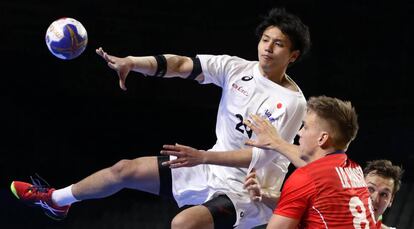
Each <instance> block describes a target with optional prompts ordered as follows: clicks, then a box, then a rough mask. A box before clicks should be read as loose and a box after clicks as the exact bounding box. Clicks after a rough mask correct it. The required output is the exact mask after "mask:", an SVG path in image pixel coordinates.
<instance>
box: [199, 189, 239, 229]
mask: <svg viewBox="0 0 414 229" xmlns="http://www.w3.org/2000/svg"><path fill="white" fill-rule="evenodd" d="M203 206H205V207H206V208H207V209H208V210H209V212H210V214H211V216H212V218H213V222H214V228H215V229H228V228H233V225H234V224H235V223H236V219H237V215H236V209H235V208H234V205H233V203H232V202H231V200H230V198H228V197H227V196H226V195H224V194H223V195H219V196H217V197H214V198H213V199H211V200H209V201H207V202H206V203H204V204H203Z"/></svg>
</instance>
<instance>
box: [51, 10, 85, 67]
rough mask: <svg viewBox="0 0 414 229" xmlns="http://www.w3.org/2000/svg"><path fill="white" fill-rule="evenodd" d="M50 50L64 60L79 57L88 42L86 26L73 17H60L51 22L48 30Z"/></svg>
mask: <svg viewBox="0 0 414 229" xmlns="http://www.w3.org/2000/svg"><path fill="white" fill-rule="evenodd" d="M45 39H46V45H47V47H48V48H49V51H50V52H51V53H52V54H53V55H55V56H56V57H58V58H60V59H63V60H71V59H74V58H76V57H78V56H79V55H80V54H82V52H83V51H84V50H85V48H86V45H87V44H88V34H87V33H86V29H85V27H83V25H82V24H81V23H80V22H79V21H77V20H75V19H73V18H60V19H58V20H56V21H54V22H53V23H52V24H50V26H49V28H48V29H47V31H46V38H45Z"/></svg>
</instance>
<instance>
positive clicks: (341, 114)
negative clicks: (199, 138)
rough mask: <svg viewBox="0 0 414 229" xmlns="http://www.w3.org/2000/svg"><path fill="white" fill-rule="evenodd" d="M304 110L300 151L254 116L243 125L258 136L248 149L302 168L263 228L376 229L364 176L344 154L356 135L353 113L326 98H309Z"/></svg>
mask: <svg viewBox="0 0 414 229" xmlns="http://www.w3.org/2000/svg"><path fill="white" fill-rule="evenodd" d="M307 108H308V110H307V114H306V117H305V119H304V124H303V127H302V128H301V130H300V131H299V134H298V135H299V137H300V138H299V146H297V145H293V144H290V143H288V142H286V141H283V140H282V139H281V138H280V137H279V135H278V133H277V131H276V130H275V129H274V128H273V127H271V126H269V122H268V121H267V120H264V119H261V118H260V117H258V116H256V115H253V116H252V117H251V118H252V121H251V122H246V125H248V126H249V127H250V128H251V129H252V130H253V131H254V132H255V133H256V135H257V138H256V139H255V140H249V141H248V142H247V144H248V145H253V146H257V147H261V148H264V149H271V150H277V151H278V152H281V153H284V154H285V156H287V157H288V158H289V159H290V160H291V161H292V163H293V164H294V165H296V166H297V167H300V166H303V165H304V166H303V167H301V168H298V169H297V170H296V171H294V172H293V173H292V175H291V176H290V177H289V178H288V179H287V180H286V183H285V184H284V186H283V189H282V192H281V196H280V199H279V203H278V205H277V207H276V209H275V210H274V214H273V216H272V218H271V219H270V221H269V223H268V226H267V228H298V227H299V228H376V225H375V216H374V212H373V209H372V204H371V201H370V193H369V192H368V189H367V185H366V183H365V181H364V174H363V171H362V169H361V167H360V166H359V165H358V164H357V163H355V162H353V161H352V160H350V159H349V158H348V156H347V155H346V154H345V151H346V150H347V148H348V146H349V144H350V142H351V141H352V140H353V139H354V138H355V136H356V133H357V131H358V122H357V114H356V112H355V109H354V108H353V107H352V105H351V103H350V102H345V101H342V100H339V99H336V98H331V97H326V96H319V97H311V98H310V99H309V101H308V105H307ZM306 163H307V164H306ZM305 164H306V165H305Z"/></svg>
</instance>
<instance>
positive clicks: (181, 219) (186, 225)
mask: <svg viewBox="0 0 414 229" xmlns="http://www.w3.org/2000/svg"><path fill="white" fill-rule="evenodd" d="M171 228H172V229H214V221H213V216H212V215H211V213H210V211H209V209H208V208H207V207H205V206H203V205H197V206H192V207H188V208H186V209H185V210H183V211H181V212H180V213H178V214H177V215H176V216H175V217H174V219H173V220H172V222H171Z"/></svg>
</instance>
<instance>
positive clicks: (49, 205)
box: [10, 179, 70, 220]
mask: <svg viewBox="0 0 414 229" xmlns="http://www.w3.org/2000/svg"><path fill="white" fill-rule="evenodd" d="M32 181H33V183H35V184H30V183H26V182H21V181H13V182H12V183H11V185H10V189H11V191H12V192H13V194H14V195H15V196H16V197H17V199H19V200H21V201H22V202H24V203H26V204H28V205H31V206H38V207H41V208H42V209H43V212H44V213H45V214H46V215H47V216H49V217H50V218H52V219H54V220H62V219H64V218H65V217H66V215H67V214H68V211H69V207H70V205H67V206H63V207H58V206H56V205H55V204H54V203H53V202H52V192H53V191H54V190H55V189H54V188H49V187H46V186H44V185H40V182H39V181H36V180H34V179H32Z"/></svg>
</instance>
